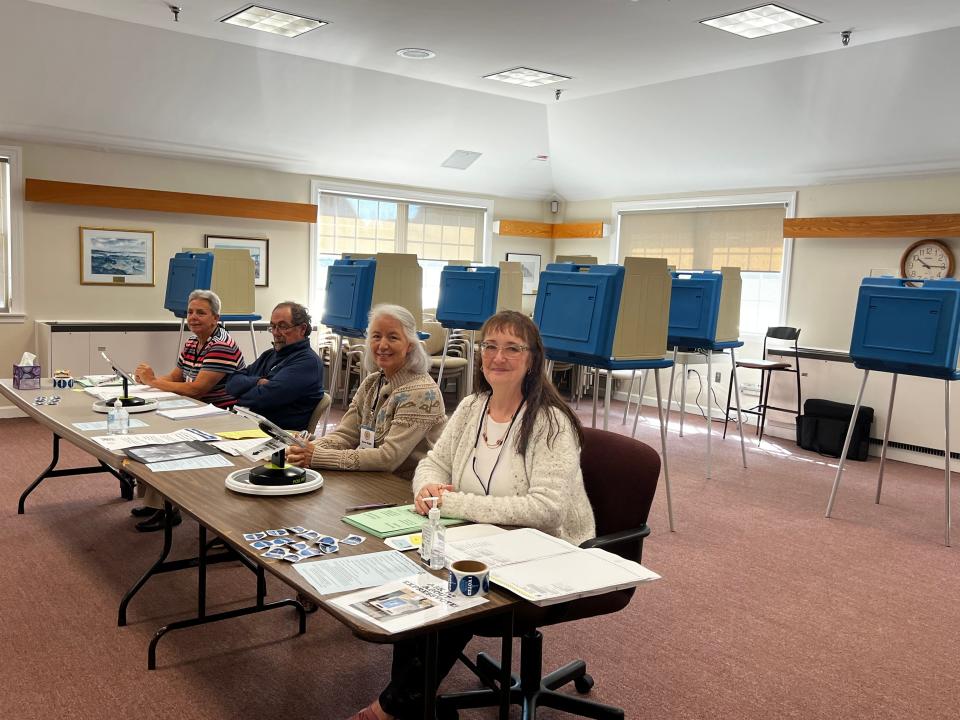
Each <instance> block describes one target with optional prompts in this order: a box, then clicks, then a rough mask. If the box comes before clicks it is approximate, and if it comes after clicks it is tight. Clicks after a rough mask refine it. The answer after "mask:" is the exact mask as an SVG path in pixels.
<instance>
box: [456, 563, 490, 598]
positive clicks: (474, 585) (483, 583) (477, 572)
mask: <svg viewBox="0 0 960 720" xmlns="http://www.w3.org/2000/svg"><path fill="white" fill-rule="evenodd" d="M448 588H449V590H450V592H452V593H454V594H456V595H462V596H463V597H477V596H478V595H486V594H487V593H488V592H489V591H490V568H488V567H487V565H486V563H482V562H480V561H479V560H457V562H455V563H453V564H452V565H451V566H450V580H449V582H448Z"/></svg>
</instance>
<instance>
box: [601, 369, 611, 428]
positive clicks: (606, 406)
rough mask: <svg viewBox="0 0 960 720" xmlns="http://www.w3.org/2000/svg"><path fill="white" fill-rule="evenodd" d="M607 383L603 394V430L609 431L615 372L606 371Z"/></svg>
mask: <svg viewBox="0 0 960 720" xmlns="http://www.w3.org/2000/svg"><path fill="white" fill-rule="evenodd" d="M606 372H607V374H606V378H607V379H606V381H605V385H606V387H605V388H604V393H603V429H604V430H606V429H607V419H608V418H609V417H610V393H611V392H612V391H613V370H607V371H606Z"/></svg>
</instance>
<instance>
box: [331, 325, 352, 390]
mask: <svg viewBox="0 0 960 720" xmlns="http://www.w3.org/2000/svg"><path fill="white" fill-rule="evenodd" d="M336 337H337V340H336V342H337V347H336V350H335V352H334V353H333V355H332V356H331V358H330V406H331V407H332V406H333V404H334V403H335V402H336V401H337V382H338V381H339V375H340V361H341V359H342V355H343V335H337V336H336ZM347 377H349V375H348V376H347Z"/></svg>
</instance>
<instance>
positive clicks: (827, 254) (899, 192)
mask: <svg viewBox="0 0 960 720" xmlns="http://www.w3.org/2000/svg"><path fill="white" fill-rule="evenodd" d="M783 189H784V188H775V189H768V190H776V191H781V190H783ZM757 191H758V190H755V189H751V190H750V192H757ZM745 192H746V191H745ZM698 194H700V195H704V196H706V195H730V194H731V193H729V192H704V193H698ZM661 197H662V196H657V198H661ZM646 199H654V198H653V197H635V198H616V200H646ZM613 202H614V199H610V200H590V201H585V202H571V203H567V207H566V221H567V222H572V221H574V220H575V219H603V221H604V222H611V223H612V222H613V218H612V203H613ZM958 211H960V174H952V175H930V176H923V177H912V178H901V179H896V180H878V181H874V182H851V183H841V184H834V185H815V186H809V187H801V188H799V189H798V190H797V217H820V216H830V215H900V214H903V215H912V214H922V213H955V212H958ZM913 240H914V239H909V238H849V239H845V238H838V239H815V238H799V239H797V240H795V241H794V244H793V261H792V267H791V274H790V296H789V300H788V306H787V307H788V309H787V324H788V325H792V326H794V327H799V328H802V331H803V335H802V340H803V344H804V345H807V346H810V347H822V348H830V349H839V350H844V351H845V350H847V349H849V347H850V333H851V331H852V329H853V311H854V306H855V303H856V296H857V288H858V287H859V285H860V280H861V278H863V277H866V276H868V275H869V274H870V271H871V270H872V269H888V270H893V271H895V272H897V273H899V269H900V256H901V254H902V253H903V251H904V250H905V249H906V248H907V246H908V245H909V244H910V243H911V242H913ZM946 242H947V243H948V244H949V245H950V246H951V247H952V248H953V249H954V252H955V253H957V254H958V255H960V239H958V238H947V239H946ZM561 243H562V244H561ZM608 247H609V243H607V242H606V241H604V242H599V241H596V240H565V241H558V242H557V243H555V248H554V249H555V251H556V252H558V253H560V252H562V253H567V254H576V253H592V254H596V255H597V256H598V258H599V261H600V262H609V259H608V258H607V254H608Z"/></svg>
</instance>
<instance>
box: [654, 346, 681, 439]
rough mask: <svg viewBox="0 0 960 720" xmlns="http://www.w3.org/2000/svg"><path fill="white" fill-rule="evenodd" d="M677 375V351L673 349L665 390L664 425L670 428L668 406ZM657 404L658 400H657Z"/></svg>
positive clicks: (671, 400)
mask: <svg viewBox="0 0 960 720" xmlns="http://www.w3.org/2000/svg"><path fill="white" fill-rule="evenodd" d="M676 374H677V349H676V348H674V349H673V365H671V366H670V387H668V388H667V417H666V424H667V427H670V405H671V403H673V378H674V376H675V375H676ZM657 402H659V400H657Z"/></svg>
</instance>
